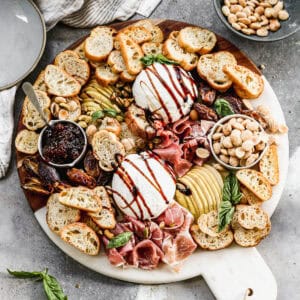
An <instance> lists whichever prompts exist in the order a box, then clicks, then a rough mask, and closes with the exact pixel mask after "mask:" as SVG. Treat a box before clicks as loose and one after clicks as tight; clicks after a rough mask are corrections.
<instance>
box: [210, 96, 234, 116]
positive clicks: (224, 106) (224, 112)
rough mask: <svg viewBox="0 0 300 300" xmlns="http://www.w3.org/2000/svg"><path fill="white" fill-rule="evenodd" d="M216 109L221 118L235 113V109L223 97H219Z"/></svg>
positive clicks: (215, 104) (215, 105)
mask: <svg viewBox="0 0 300 300" xmlns="http://www.w3.org/2000/svg"><path fill="white" fill-rule="evenodd" d="M214 109H215V111H216V112H217V114H218V116H219V117H221V118H222V117H225V116H228V115H233V114H234V111H233V109H232V107H231V105H230V104H229V102H228V101H227V100H225V99H223V98H219V99H217V100H216V101H215V103H214Z"/></svg>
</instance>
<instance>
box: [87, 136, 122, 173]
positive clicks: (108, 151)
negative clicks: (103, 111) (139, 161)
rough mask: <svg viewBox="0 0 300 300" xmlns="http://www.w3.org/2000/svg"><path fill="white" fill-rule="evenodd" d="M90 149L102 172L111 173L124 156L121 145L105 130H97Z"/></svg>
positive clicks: (115, 137)
mask: <svg viewBox="0 0 300 300" xmlns="http://www.w3.org/2000/svg"><path fill="white" fill-rule="evenodd" d="M92 147H93V151H94V155H95V157H96V158H97V159H98V160H99V166H100V168H101V169H103V170H104V171H113V170H114V169H115V168H116V167H117V166H118V164H119V161H117V160H121V159H122V158H123V157H124V156H125V148H124V146H123V144H122V143H121V142H120V141H119V140H118V138H117V136H116V135H115V134H113V133H112V132H108V131H106V130H99V131H98V132H96V133H95V134H94V136H93V139H92Z"/></svg>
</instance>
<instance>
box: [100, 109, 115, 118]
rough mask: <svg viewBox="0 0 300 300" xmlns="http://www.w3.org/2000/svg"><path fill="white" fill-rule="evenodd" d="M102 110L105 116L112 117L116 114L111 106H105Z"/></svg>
mask: <svg viewBox="0 0 300 300" xmlns="http://www.w3.org/2000/svg"><path fill="white" fill-rule="evenodd" d="M103 112H104V114H105V115H106V116H108V117H112V118H115V117H116V116H117V114H118V113H117V111H116V110H115V109H113V108H105V109H103Z"/></svg>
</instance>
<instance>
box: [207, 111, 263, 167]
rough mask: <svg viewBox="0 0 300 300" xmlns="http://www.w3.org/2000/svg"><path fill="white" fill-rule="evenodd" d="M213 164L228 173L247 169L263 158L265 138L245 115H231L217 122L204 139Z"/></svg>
mask: <svg viewBox="0 0 300 300" xmlns="http://www.w3.org/2000/svg"><path fill="white" fill-rule="evenodd" d="M208 140H209V144H210V148H211V152H212V154H213V156H214V158H215V160H216V161H217V162H218V163H220V164H221V165H222V166H224V167H226V168H227V169H230V170H240V169H245V168H251V167H253V166H254V165H256V164H257V163H258V162H259V160H260V159H261V158H262V156H263V155H264V152H265V151H266V149H267V146H268V135H267V134H266V133H265V131H264V129H263V128H262V126H261V125H260V124H259V123H258V122H257V121H256V120H255V119H253V118H251V117H248V116H246V115H241V114H234V115H229V116H226V117H224V118H222V119H221V120H219V121H218V122H217V123H216V124H215V125H214V127H213V128H212V129H211V132H210V134H209V136H208Z"/></svg>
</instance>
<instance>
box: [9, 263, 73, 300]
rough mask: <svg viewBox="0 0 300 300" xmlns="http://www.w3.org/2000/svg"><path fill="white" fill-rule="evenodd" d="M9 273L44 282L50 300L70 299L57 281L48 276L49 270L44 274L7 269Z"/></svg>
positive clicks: (43, 272)
mask: <svg viewBox="0 0 300 300" xmlns="http://www.w3.org/2000/svg"><path fill="white" fill-rule="evenodd" d="M7 272H8V273H9V274H10V275H12V276H15V277H17V278H23V279H26V278H32V279H36V280H37V281H43V287H44V291H45V294H46V296H47V299H48V300H67V299H68V297H67V296H66V295H65V294H64V292H63V290H62V287H61V285H60V284H59V282H58V281H57V279H56V278H55V277H53V276H51V275H49V274H48V269H45V270H44V271H42V272H27V271H11V270H9V269H7Z"/></svg>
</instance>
